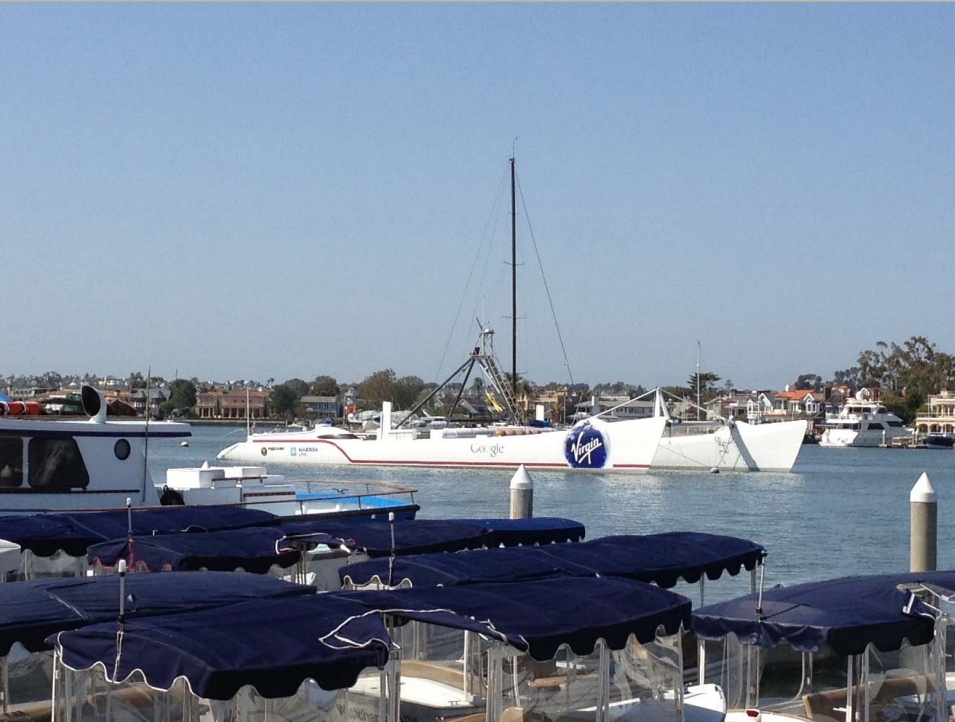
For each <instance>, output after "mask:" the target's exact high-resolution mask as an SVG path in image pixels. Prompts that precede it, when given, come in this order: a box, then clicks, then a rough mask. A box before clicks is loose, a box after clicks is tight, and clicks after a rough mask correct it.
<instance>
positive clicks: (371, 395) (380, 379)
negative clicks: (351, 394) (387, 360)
mask: <svg viewBox="0 0 955 722" xmlns="http://www.w3.org/2000/svg"><path fill="white" fill-rule="evenodd" d="M396 380H397V379H396V377H395V372H394V371H393V370H392V369H383V370H381V371H375V372H374V373H373V374H371V375H370V376H367V377H365V380H364V381H361V382H360V383H359V384H358V398H360V399H361V400H362V401H363V402H364V403H365V405H366V406H370V407H371V408H374V407H376V406H381V402H382V401H394V399H395V382H396Z"/></svg>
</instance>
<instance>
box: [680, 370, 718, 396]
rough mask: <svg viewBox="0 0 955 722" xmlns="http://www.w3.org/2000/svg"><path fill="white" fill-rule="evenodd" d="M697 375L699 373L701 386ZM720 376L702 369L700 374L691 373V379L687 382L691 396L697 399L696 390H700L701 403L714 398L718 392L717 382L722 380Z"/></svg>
mask: <svg viewBox="0 0 955 722" xmlns="http://www.w3.org/2000/svg"><path fill="white" fill-rule="evenodd" d="M697 375H699V387H697ZM720 378H721V377H720V376H717V375H716V374H714V373H712V372H710V371H702V372H700V373H699V374H696V373H694V374H691V375H690V378H689V380H688V381H687V382H686V385H687V389H688V391H689V393H690V397H691V398H693V399H696V390H697V388H699V390H700V403H706V402H707V401H709V400H710V399H712V398H714V397H715V396H716V394H717V393H718V387H717V385H716V384H717V382H719V381H720Z"/></svg>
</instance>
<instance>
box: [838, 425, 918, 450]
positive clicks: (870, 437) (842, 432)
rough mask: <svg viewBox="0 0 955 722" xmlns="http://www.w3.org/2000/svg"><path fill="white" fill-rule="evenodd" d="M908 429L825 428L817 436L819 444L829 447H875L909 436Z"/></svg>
mask: <svg viewBox="0 0 955 722" xmlns="http://www.w3.org/2000/svg"><path fill="white" fill-rule="evenodd" d="M910 435H911V434H910V432H909V431H908V429H886V430H885V432H884V434H883V432H882V431H868V430H867V431H854V430H852V429H826V430H825V431H823V432H822V436H820V437H819V446H825V447H829V448H847V447H850V446H851V447H870V448H871V447H877V446H881V445H882V444H891V443H892V440H893V439H896V438H899V437H901V436H910Z"/></svg>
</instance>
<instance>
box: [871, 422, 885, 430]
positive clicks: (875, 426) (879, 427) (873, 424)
mask: <svg viewBox="0 0 955 722" xmlns="http://www.w3.org/2000/svg"><path fill="white" fill-rule="evenodd" d="M869 431H882V424H881V423H879V422H878V421H870V422H869Z"/></svg>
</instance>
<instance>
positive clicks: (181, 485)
mask: <svg viewBox="0 0 955 722" xmlns="http://www.w3.org/2000/svg"><path fill="white" fill-rule="evenodd" d="M81 395H82V401H83V408H84V410H85V411H86V413H87V414H88V416H89V418H88V419H68V418H59V417H55V416H48V415H43V414H41V413H40V410H39V407H36V408H30V407H29V406H28V405H26V404H22V403H20V402H11V403H8V404H7V405H6V406H5V407H3V408H2V409H0V411H4V412H5V414H4V413H0V515H6V514H37V513H42V512H50V511H61V512H62V511H78V510H92V509H121V508H124V507H125V506H126V505H127V504H129V505H130V506H134V507H139V506H168V505H174V506H178V505H182V504H186V505H193V504H220V505H221V504H242V505H244V506H249V507H254V508H257V509H262V510H264V511H269V512H271V513H274V514H276V515H278V516H295V517H300V516H303V515H305V516H309V515H312V514H325V513H342V514H358V515H363V516H364V515H373V514H374V513H376V510H377V511H378V512H380V511H381V510H382V509H383V508H384V509H387V510H388V511H391V512H394V513H395V514H396V515H398V516H399V517H403V516H410V517H413V516H414V514H415V512H416V511H417V508H418V507H417V504H415V503H414V491H413V490H412V489H405V488H403V487H395V486H392V485H385V484H374V483H365V482H363V483H361V484H357V483H356V484H354V485H353V486H352V487H351V488H349V485H348V484H343V483H342V482H341V481H334V482H332V481H330V480H328V481H309V482H294V483H293V482H286V481H285V479H284V478H283V477H281V476H278V475H274V474H267V473H266V470H265V468H264V467H262V466H261V463H262V457H259V458H258V459H257V461H258V464H256V465H255V466H248V465H247V466H242V467H209V466H208V464H206V465H204V466H203V467H202V468H196V469H169V470H167V473H166V483H165V484H164V485H162V486H157V485H156V484H154V483H153V480H152V478H151V477H150V474H149V469H148V464H147V452H148V444H149V441H148V440H164V439H187V438H189V437H190V436H191V435H192V430H191V428H190V426H189V424H185V423H180V422H173V421H158V422H157V421H150V420H147V419H123V420H118V419H112V418H107V406H106V400H105V398H104V396H103V394H102V392H100V391H99V390H97V389H94V388H92V387H91V386H84V387H83V389H82V394H81ZM14 404H18V405H16V406H14ZM278 436H281V435H278ZM286 436H288V437H294V436H295V435H294V434H293V433H288V434H286Z"/></svg>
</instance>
